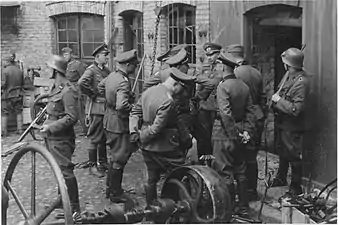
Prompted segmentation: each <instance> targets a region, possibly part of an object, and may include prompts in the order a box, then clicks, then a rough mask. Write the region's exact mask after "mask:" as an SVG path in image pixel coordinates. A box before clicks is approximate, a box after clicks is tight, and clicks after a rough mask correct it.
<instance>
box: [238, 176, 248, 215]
mask: <svg viewBox="0 0 338 225" xmlns="http://www.w3.org/2000/svg"><path fill="white" fill-rule="evenodd" d="M237 189H238V195H239V210H238V212H237V213H238V215H239V216H241V217H245V218H248V217H249V200H248V186H247V180H241V181H238V182H237Z"/></svg>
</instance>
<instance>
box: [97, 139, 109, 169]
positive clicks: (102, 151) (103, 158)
mask: <svg viewBox="0 0 338 225" xmlns="http://www.w3.org/2000/svg"><path fill="white" fill-rule="evenodd" d="M97 151H98V155H99V165H100V167H101V168H102V169H103V170H107V169H108V168H107V147H106V144H99V145H98V146H97Z"/></svg>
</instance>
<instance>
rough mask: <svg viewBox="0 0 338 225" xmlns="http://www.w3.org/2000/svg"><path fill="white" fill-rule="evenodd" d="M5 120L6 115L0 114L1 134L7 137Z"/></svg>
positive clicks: (6, 118)
mask: <svg viewBox="0 0 338 225" xmlns="http://www.w3.org/2000/svg"><path fill="white" fill-rule="evenodd" d="M7 120H8V117H7V116H6V115H3V116H1V136H2V137H7Z"/></svg>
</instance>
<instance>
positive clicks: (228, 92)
mask: <svg viewBox="0 0 338 225" xmlns="http://www.w3.org/2000/svg"><path fill="white" fill-rule="evenodd" d="M220 59H221V61H222V62H223V63H224V72H223V80H222V81H221V82H220V84H219V85H218V87H217V94H216V96H217V105H218V110H219V111H218V115H217V120H216V121H215V123H214V127H213V137H212V138H213V151H214V153H213V154H214V156H215V160H214V162H213V164H212V167H213V168H214V169H215V170H216V171H217V172H218V173H219V174H220V175H221V176H222V177H223V179H224V180H225V182H226V183H227V186H228V190H229V193H230V196H231V197H232V201H233V202H234V198H235V187H234V180H236V181H237V188H238V195H239V210H238V212H236V213H238V214H240V215H241V216H245V217H247V216H248V208H249V204H248V198H247V179H246V176H245V158H244V154H245V144H248V142H249V141H250V137H252V136H253V130H254V127H255V117H254V115H253V104H252V99H251V96H250V89H249V87H248V86H247V85H246V84H245V83H244V82H243V81H241V80H239V79H237V78H236V76H235V74H234V71H233V70H234V68H235V67H236V66H238V64H237V63H236V61H235V60H234V59H233V57H232V56H231V55H230V54H229V53H227V52H225V51H224V50H223V49H222V51H221V54H220Z"/></svg>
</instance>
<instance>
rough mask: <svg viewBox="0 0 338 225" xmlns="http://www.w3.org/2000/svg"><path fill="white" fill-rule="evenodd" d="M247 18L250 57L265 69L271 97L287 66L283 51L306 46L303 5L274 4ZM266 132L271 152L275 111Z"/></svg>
mask: <svg viewBox="0 0 338 225" xmlns="http://www.w3.org/2000/svg"><path fill="white" fill-rule="evenodd" d="M245 16H246V20H245V29H246V30H245V32H244V33H245V34H246V35H247V36H246V37H245V38H244V39H245V40H246V41H245V42H246V43H245V45H246V52H247V60H248V61H249V62H250V63H251V64H252V65H253V66H254V67H256V68H257V69H259V70H260V71H261V73H262V76H263V80H264V87H265V93H266V95H267V99H268V100H270V99H271V96H272V95H273V94H274V93H275V92H276V89H277V88H276V87H277V86H278V84H279V82H280V80H281V79H282V77H283V75H284V73H285V70H284V66H283V63H282V61H281V57H280V56H281V54H282V52H283V51H285V50H286V49H288V48H290V47H296V48H301V46H302V8H300V7H294V6H288V5H282V4H274V5H267V6H261V7H257V8H254V9H252V10H250V11H248V12H247V13H246V14H245ZM265 131H266V134H263V137H262V138H263V139H262V141H263V143H264V142H265V141H266V142H267V147H268V149H269V151H270V152H275V149H276V148H275V145H274V143H275V142H274V140H275V132H274V115H273V112H272V111H270V112H269V115H268V122H267V127H266V129H265Z"/></svg>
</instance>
